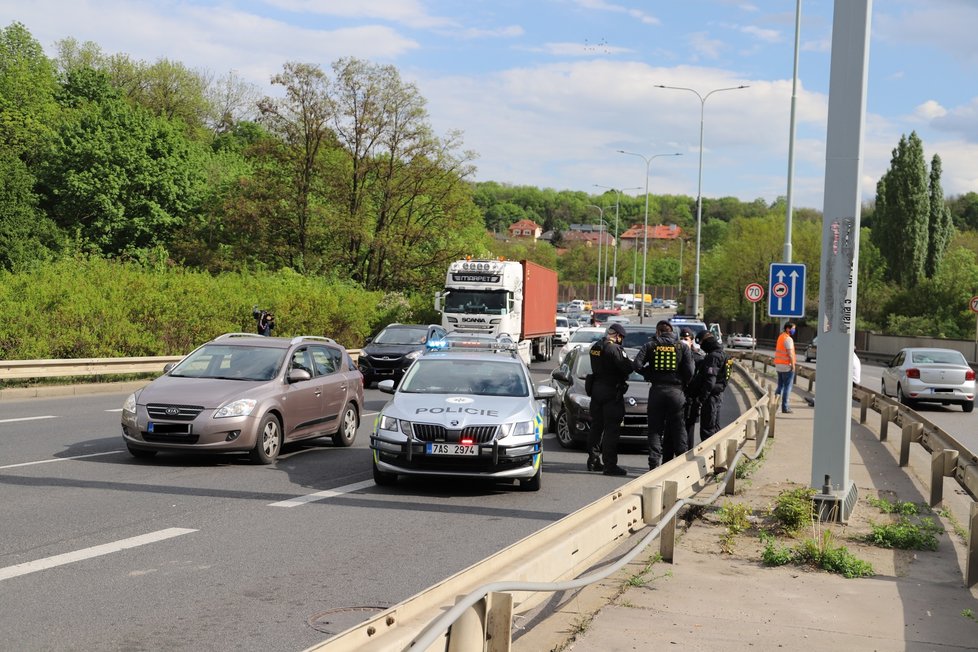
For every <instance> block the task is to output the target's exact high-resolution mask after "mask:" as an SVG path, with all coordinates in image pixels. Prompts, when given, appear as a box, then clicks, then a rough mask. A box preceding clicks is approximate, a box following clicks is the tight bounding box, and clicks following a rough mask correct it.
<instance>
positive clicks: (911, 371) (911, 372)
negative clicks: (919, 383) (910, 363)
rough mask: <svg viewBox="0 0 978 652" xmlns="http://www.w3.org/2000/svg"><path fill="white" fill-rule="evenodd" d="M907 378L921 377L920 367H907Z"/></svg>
mask: <svg viewBox="0 0 978 652" xmlns="http://www.w3.org/2000/svg"><path fill="white" fill-rule="evenodd" d="M907 378H920V369H907Z"/></svg>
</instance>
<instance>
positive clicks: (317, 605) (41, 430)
mask: <svg viewBox="0 0 978 652" xmlns="http://www.w3.org/2000/svg"><path fill="white" fill-rule="evenodd" d="M553 364H554V363H553V362H550V363H539V364H534V365H533V366H532V369H533V372H534V377H535V378H536V379H538V380H539V381H540V382H543V381H544V380H545V379H547V378H548V377H549V370H550V369H551V368H552V366H553ZM387 398H388V396H387V395H385V394H382V393H380V392H379V391H378V390H376V389H372V390H367V393H366V406H365V407H366V408H367V411H366V413H365V415H364V418H363V423H362V424H361V427H360V430H359V432H358V435H357V440H356V442H355V444H354V446H352V447H350V448H334V447H333V446H332V445H331V443H330V442H329V441H326V440H323V441H319V440H317V441H314V442H312V443H306V444H298V445H292V446H287V447H285V449H284V451H283V454H282V455H281V457H280V458H279V460H278V462H277V463H276V464H274V465H271V466H254V465H251V464H249V463H248V462H247V459H246V458H245V457H244V456H190V455H173V454H160V455H157V456H156V457H155V458H153V459H150V460H136V459H134V458H132V457H131V456H130V455H129V454H128V452H126V451H125V446H124V445H123V442H122V437H121V434H120V426H119V417H120V414H119V412H120V408H121V406H122V402H123V400H124V399H125V396H124V395H121V394H119V395H92V396H84V397H71V398H56V399H32V400H24V401H4V402H3V403H2V404H0V443H2V445H0V495H2V496H3V500H2V501H0V523H3V527H2V530H0V630H2V632H3V633H2V635H0V641H2V642H0V648H3V649H10V650H46V651H47V650H86V651H90V650H160V649H167V650H201V649H232V648H233V649H239V650H261V651H266V650H270V649H275V650H302V649H304V648H306V647H308V646H310V645H313V644H315V643H317V642H319V641H322V640H324V639H325V638H327V637H328V636H329V635H330V634H332V633H337V632H339V631H342V630H343V629H346V628H347V627H349V626H350V625H353V624H356V623H358V622H361V621H362V620H364V619H366V618H367V617H368V616H369V615H371V614H372V613H373V612H375V611H377V610H380V609H383V608H386V607H388V606H390V605H392V604H395V603H397V602H399V601H401V600H403V599H404V598H407V597H409V596H411V595H413V594H415V593H417V592H419V591H421V590H422V589H424V588H426V587H428V586H431V585H432V584H434V583H436V582H438V581H440V580H442V579H444V578H445V577H448V576H450V575H451V574H453V573H455V572H457V571H459V570H462V569H464V568H466V567H468V566H470V565H471V564H473V563H475V562H477V561H479V560H482V559H484V558H486V557H487V556H489V555H491V554H493V553H495V552H496V551H498V550H500V549H501V548H503V547H505V546H507V545H510V544H512V543H514V542H516V541H518V540H520V539H522V538H524V537H526V536H528V535H530V534H532V533H534V532H536V531H537V530H539V529H541V528H542V527H544V526H546V525H548V524H549V523H551V522H553V521H555V520H558V519H560V518H562V517H563V516H565V515H567V514H569V513H571V512H573V511H575V510H576V509H578V508H580V507H582V506H584V505H586V504H588V503H590V502H592V501H594V500H596V499H597V498H599V497H600V496H603V495H605V494H606V493H608V492H609V491H611V490H612V489H613V488H614V487H616V486H618V485H620V484H623V483H624V482H626V481H627V478H614V477H607V476H603V475H601V474H593V473H587V472H586V471H585V470H584V460H585V454H584V452H583V451H568V450H564V449H562V448H560V447H559V446H558V444H557V442H556V440H554V439H553V438H552V437H551V438H548V439H547V440H546V441H545V443H544V451H545V453H544V460H545V461H544V482H543V489H542V490H541V491H540V492H536V493H531V492H522V491H519V490H517V489H516V487H515V486H513V485H486V484H484V483H478V482H465V483H458V482H452V483H446V482H445V481H442V480H403V479H402V480H401V481H400V482H399V483H398V485H397V486H396V487H390V488H380V487H376V486H375V485H374V484H373V481H372V479H371V464H370V452H369V449H368V447H367V446H368V441H369V430H370V428H371V426H372V424H373V419H374V415H375V414H376V412H377V411H378V410H379V409H380V408H381V407H382V406H383V405H384V404H385V403H386V400H387ZM731 403H733V402H732V401H731ZM728 409H730V410H731V412H735V408H734V407H733V406H731V407H729V408H728ZM730 418H733V417H732V416H731V417H730ZM621 463H622V464H623V465H625V466H626V467H630V468H631V469H632V470H633V471H634V472H638V471H641V470H644V468H645V465H646V454H645V452H644V451H643V450H641V449H639V448H631V449H625V450H624V451H623V455H622V460H621Z"/></svg>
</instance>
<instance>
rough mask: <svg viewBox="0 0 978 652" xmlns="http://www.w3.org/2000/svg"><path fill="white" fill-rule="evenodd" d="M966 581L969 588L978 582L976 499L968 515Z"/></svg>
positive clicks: (977, 517) (977, 510)
mask: <svg viewBox="0 0 978 652" xmlns="http://www.w3.org/2000/svg"><path fill="white" fill-rule="evenodd" d="M964 583H965V584H966V585H967V587H968V588H969V589H970V588H971V587H973V586H974V585H975V584H978V503H976V502H974V501H972V502H971V514H970V515H969V516H968V561H967V568H966V570H965V573H964Z"/></svg>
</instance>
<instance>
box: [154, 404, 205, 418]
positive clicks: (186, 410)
mask: <svg viewBox="0 0 978 652" xmlns="http://www.w3.org/2000/svg"><path fill="white" fill-rule="evenodd" d="M203 411H204V406H202V405H165V404H160V403H150V404H149V405H147V406H146V412H148V413H149V418H150V419H153V420H156V419H163V420H166V421H193V420H194V419H196V418H197V415H198V414H200V413H201V412H203Z"/></svg>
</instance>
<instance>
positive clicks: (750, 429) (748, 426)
mask: <svg viewBox="0 0 978 652" xmlns="http://www.w3.org/2000/svg"><path fill="white" fill-rule="evenodd" d="M756 432H757V423H756V422H755V421H754V420H753V419H748V420H747V422H746V423H744V439H757V435H756V434H755V433H756Z"/></svg>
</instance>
